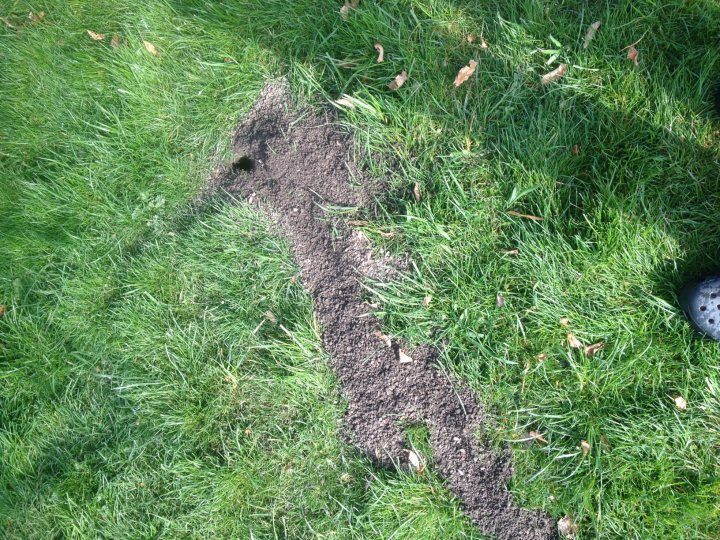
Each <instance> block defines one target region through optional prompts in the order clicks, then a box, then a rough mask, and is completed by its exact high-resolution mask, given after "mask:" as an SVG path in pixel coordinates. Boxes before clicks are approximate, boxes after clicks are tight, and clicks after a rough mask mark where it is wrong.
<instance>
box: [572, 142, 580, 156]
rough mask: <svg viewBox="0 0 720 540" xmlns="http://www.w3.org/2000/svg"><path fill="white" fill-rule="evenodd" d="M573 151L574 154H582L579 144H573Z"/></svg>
mask: <svg viewBox="0 0 720 540" xmlns="http://www.w3.org/2000/svg"><path fill="white" fill-rule="evenodd" d="M572 153H573V155H574V156H579V155H580V147H579V146H578V145H577V144H573V146H572Z"/></svg>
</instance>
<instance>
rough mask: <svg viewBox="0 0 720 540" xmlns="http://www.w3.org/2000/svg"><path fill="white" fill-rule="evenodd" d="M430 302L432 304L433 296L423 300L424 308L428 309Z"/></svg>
mask: <svg viewBox="0 0 720 540" xmlns="http://www.w3.org/2000/svg"><path fill="white" fill-rule="evenodd" d="M430 302H432V296H431V295H429V294H428V295H427V296H426V297H425V298H423V306H425V307H428V306H429V305H430Z"/></svg>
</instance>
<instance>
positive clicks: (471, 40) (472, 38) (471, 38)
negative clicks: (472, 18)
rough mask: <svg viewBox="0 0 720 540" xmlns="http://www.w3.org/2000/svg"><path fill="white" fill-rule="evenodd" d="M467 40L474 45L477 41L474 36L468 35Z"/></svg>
mask: <svg viewBox="0 0 720 540" xmlns="http://www.w3.org/2000/svg"><path fill="white" fill-rule="evenodd" d="M465 39H467V42H468V43H472V42H473V41H475V37H474V36H473V35H472V34H468V35H467V37H466V38H465Z"/></svg>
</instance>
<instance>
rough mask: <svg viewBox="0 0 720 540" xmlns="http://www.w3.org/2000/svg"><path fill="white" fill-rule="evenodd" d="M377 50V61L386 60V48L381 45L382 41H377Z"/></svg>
mask: <svg viewBox="0 0 720 540" xmlns="http://www.w3.org/2000/svg"><path fill="white" fill-rule="evenodd" d="M374 47H375V50H376V51H377V52H378V58H377V63H378V64H382V63H383V62H384V61H385V49H383V46H382V45H380V43H378V42H375V45H374Z"/></svg>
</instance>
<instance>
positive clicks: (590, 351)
mask: <svg viewBox="0 0 720 540" xmlns="http://www.w3.org/2000/svg"><path fill="white" fill-rule="evenodd" d="M604 348H605V344H604V343H593V344H592V345H588V346H587V347H585V349H584V352H585V356H595V353H596V352H598V351H602V350H603V349H604Z"/></svg>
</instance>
